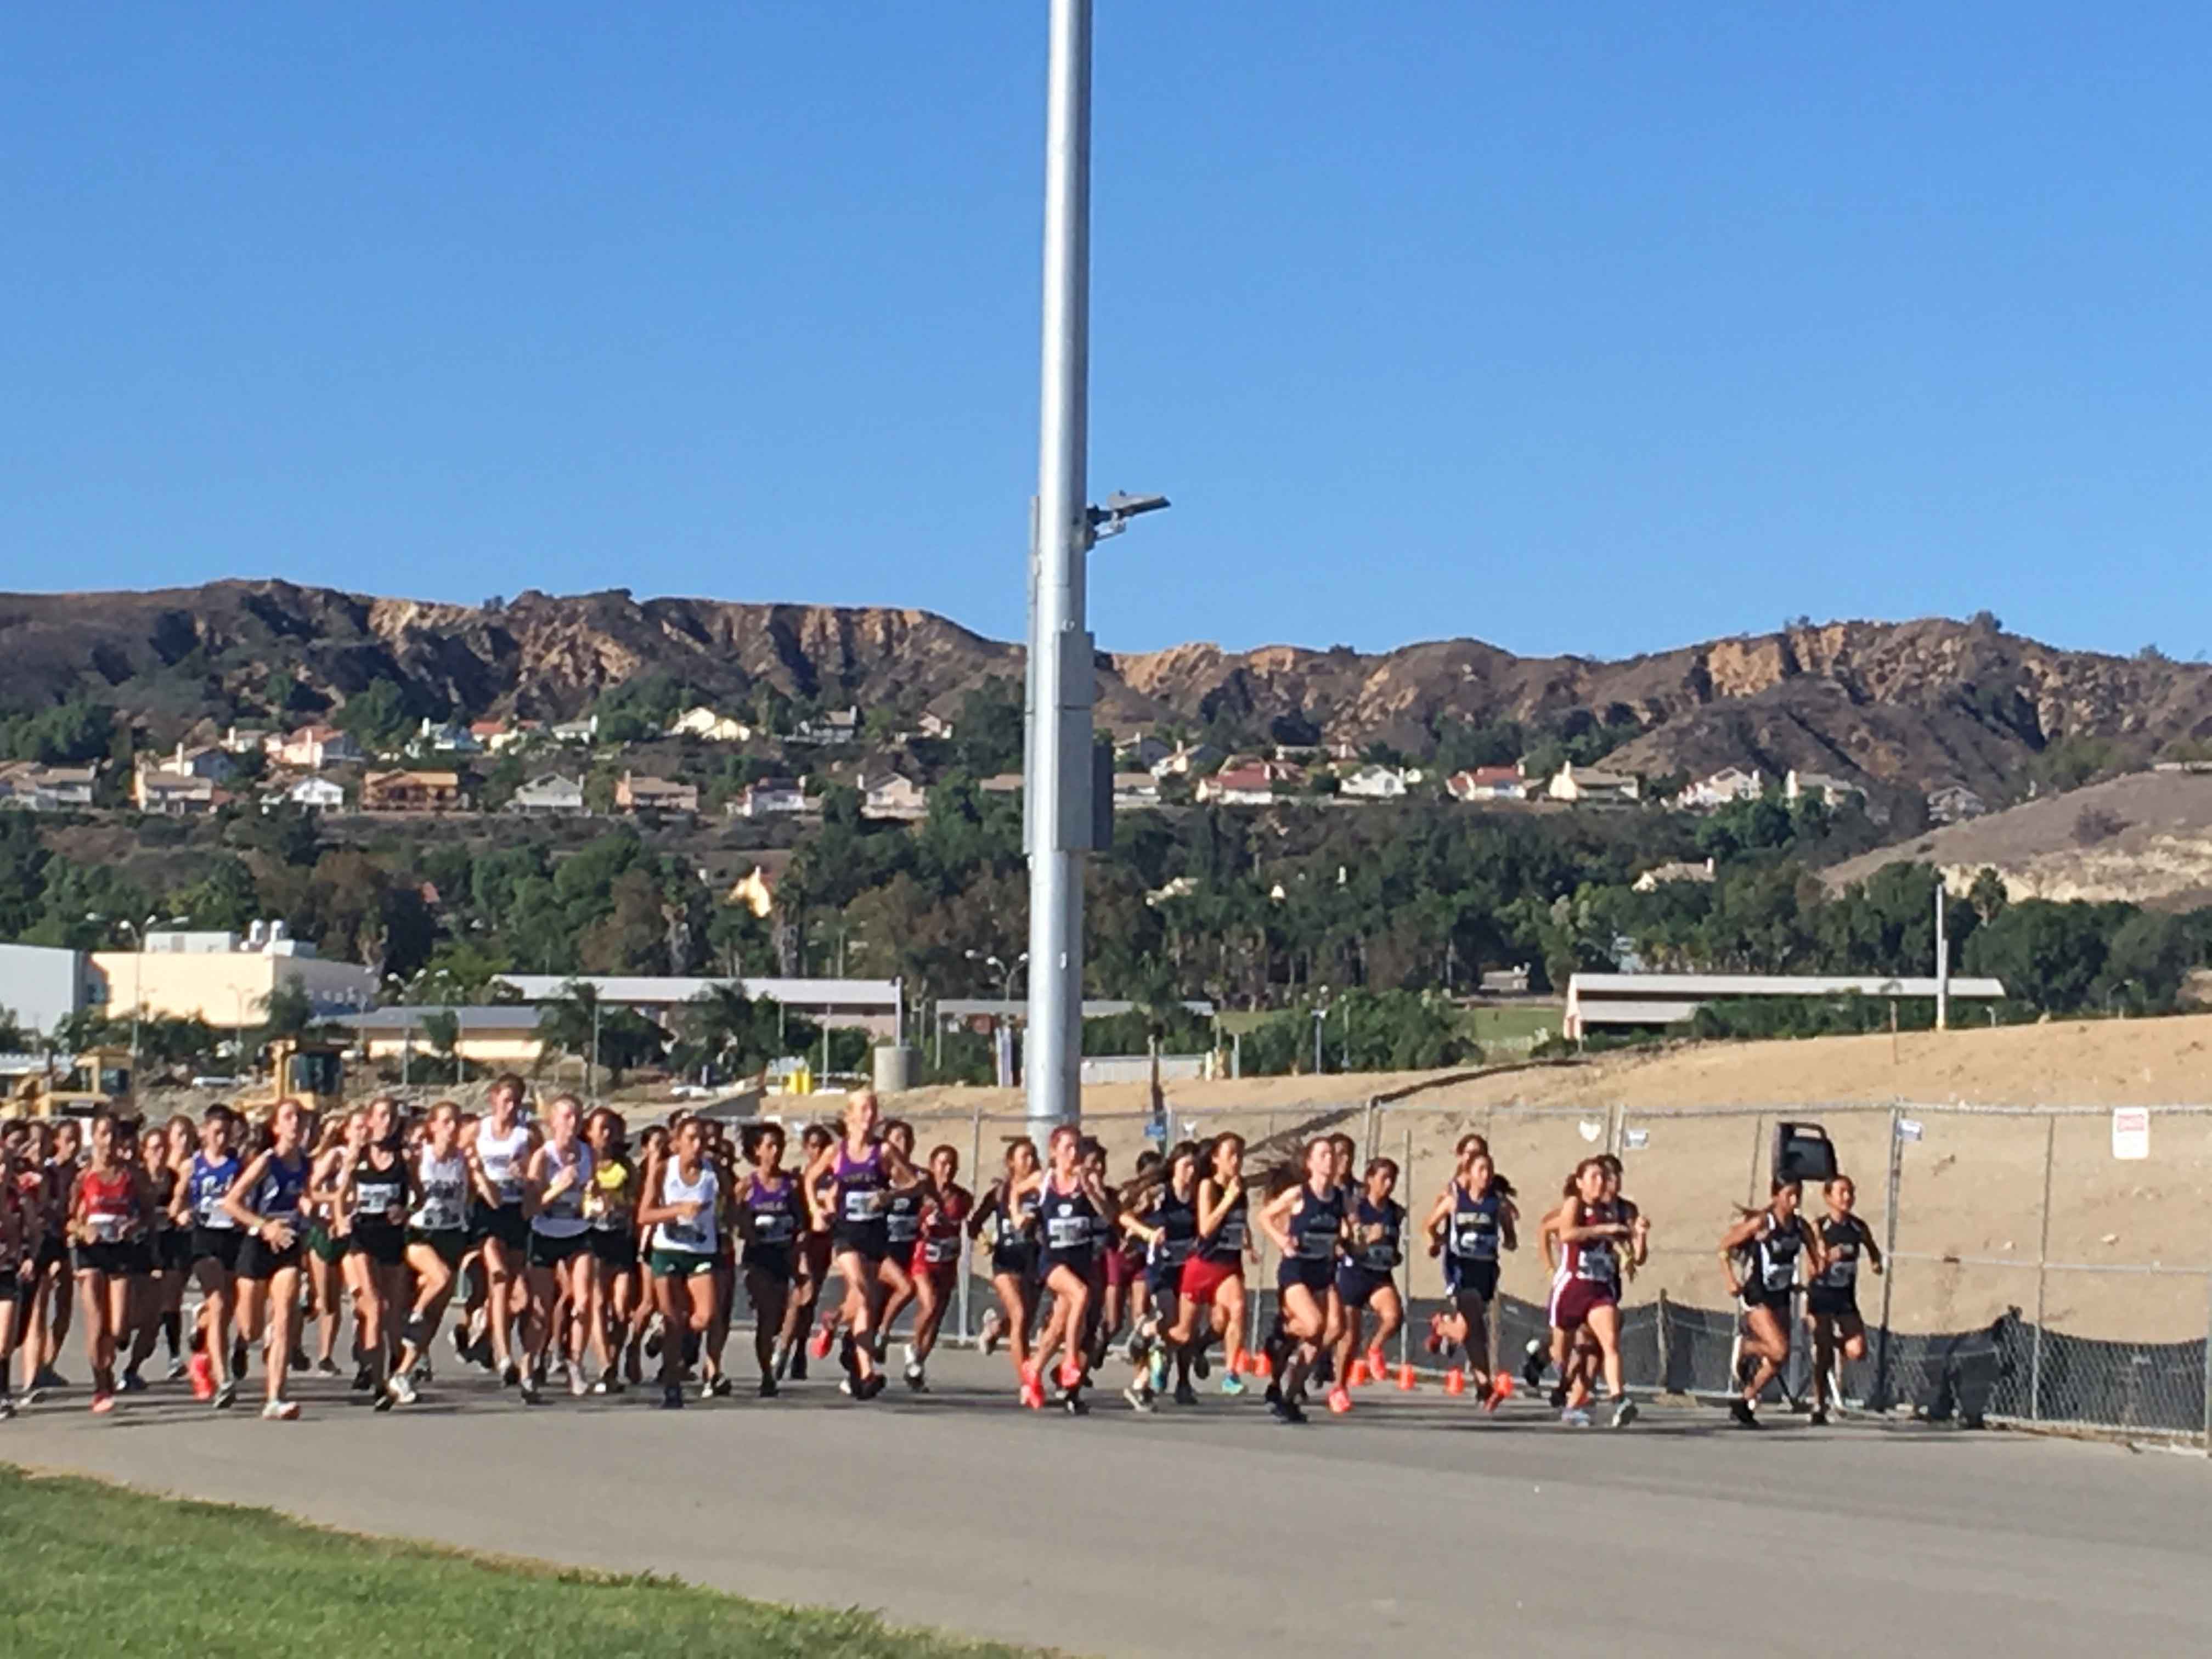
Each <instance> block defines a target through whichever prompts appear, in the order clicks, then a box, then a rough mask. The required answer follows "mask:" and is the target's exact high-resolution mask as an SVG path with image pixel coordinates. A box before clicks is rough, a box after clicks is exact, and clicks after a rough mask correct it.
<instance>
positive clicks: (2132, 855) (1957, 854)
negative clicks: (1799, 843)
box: [1821, 772, 2212, 910]
mask: <svg viewBox="0 0 2212 1659" xmlns="http://www.w3.org/2000/svg"><path fill="white" fill-rule="evenodd" d="M1900 859H1903V860H1911V861H1912V862H1914V863H1917V864H1934V865H1936V866H1940V867H1941V868H1942V870H1943V871H1944V872H1946V874H1947V875H1948V877H1949V878H1950V879H1951V881H1952V883H1953V884H1954V886H1959V887H1963V886H1964V885H1965V884H1966V883H1968V882H1971V881H1972V879H1973V876H1974V872H1977V871H1978V870H1983V869H1994V870H1995V871H1996V872H1997V873H1998V874H1999V875H2000V876H2002V877H2003V878H2004V884H2005V891H2006V893H2007V894H2008V896H2011V897H2013V898H2016V899H2021V898H2045V899H2087V900H2092V901H2103V900H2113V899H2118V900H2124V901H2125V902H2129V903H2131V904H2148V905H2154V906H2156V907H2158V908H2164V909H2175V910H2185V909H2191V908H2195V907H2197V906H2198V905H2201V904H2212V773H2192V772H2136V773H2132V774H2130V775H2128V776H2126V777H2120V778H2113V779H2111V780H2109V781H2106V782H2104V783H2097V784H2092V785H2090V786H2089V787H2087V788H2086V789H2070V790H2068V791H2066V792H2065V793H2063V794H2055V795H2046V796H2045V797H2043V798H2042V799H2038V800H2032V801H2028V802H2026V803H2024V804H2023V805H2019V806H2015V807H2012V808H2010V809H2009V810H2008V811H2002V812H1992V813H1990V815H1989V816H1988V817H1978V818H1970V819H1968V820H1967V821H1966V823H1954V824H1950V825H1948V826H1946V827H1945V828H1943V829H1937V830H1935V831H1932V832H1931V833H1929V834H1928V835H1925V836H1920V837H1918V838H1917V839H1916V840H1912V841H1910V842H1905V843H1904V844H1903V845H1901V846H1897V847H1887V848H1881V849H1879V850H1877V851H1875V852H1872V853H1867V854H1862V855H1860V856H1859V857H1857V858H1855V859H1850V860H1845V861H1844V862H1843V863H1841V864H1838V865H1834V866H1831V867H1830V868H1828V869H1826V870H1825V871H1823V872H1821V873H1822V875H1823V876H1824V877H1825V878H1826V880H1828V881H1829V882H1830V883H1831V884H1834V885H1836V886H1838V887H1840V886H1842V885H1844V884H1846V883H1850V882H1854V881H1864V880H1865V879H1866V878H1868V877H1869V876H1870V875H1872V874H1873V873H1874V872H1875V871H1876V870H1879V869H1880V868H1881V866H1883V865H1885V864H1888V863H1890V862H1892V861H1893V860H1900Z"/></svg>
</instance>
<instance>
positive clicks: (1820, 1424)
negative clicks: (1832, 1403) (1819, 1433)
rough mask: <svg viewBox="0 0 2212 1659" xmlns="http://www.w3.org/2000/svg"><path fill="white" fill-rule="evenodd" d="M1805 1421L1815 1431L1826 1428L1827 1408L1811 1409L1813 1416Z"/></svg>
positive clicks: (1817, 1407) (1816, 1407)
mask: <svg viewBox="0 0 2212 1659" xmlns="http://www.w3.org/2000/svg"><path fill="white" fill-rule="evenodd" d="M1807 1420H1808V1422H1810V1423H1811V1424H1812V1425H1813V1426H1814V1428H1816V1429H1825V1428H1826V1427H1827V1426H1828V1408H1827V1407H1825V1406H1815V1407H1814V1408H1813V1415H1812V1416H1811V1417H1810V1418H1809V1419H1807Z"/></svg>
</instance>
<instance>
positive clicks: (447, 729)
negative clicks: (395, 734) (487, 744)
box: [407, 714, 483, 755]
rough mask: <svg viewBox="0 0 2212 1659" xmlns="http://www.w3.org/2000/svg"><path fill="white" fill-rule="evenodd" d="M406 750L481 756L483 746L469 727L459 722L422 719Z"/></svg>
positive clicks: (420, 752) (421, 752) (426, 717)
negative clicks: (412, 740) (413, 738)
mask: <svg viewBox="0 0 2212 1659" xmlns="http://www.w3.org/2000/svg"><path fill="white" fill-rule="evenodd" d="M407 746H408V748H410V750H414V751H415V752H416V753H417V754H432V753H435V754H441V755H481V754H482V753H483V743H482V742H480V741H479V740H478V739H477V734H476V732H474V731H472V730H471V728H470V727H468V726H464V725H462V724H461V723H460V722H459V720H432V719H431V718H430V717H429V716H428V714H425V715H424V716H423V717H422V726H421V728H420V729H419V730H418V731H416V733H415V740H414V742H412V743H410V744H408V745H407Z"/></svg>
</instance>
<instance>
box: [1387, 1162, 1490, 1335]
mask: <svg viewBox="0 0 2212 1659" xmlns="http://www.w3.org/2000/svg"><path fill="white" fill-rule="evenodd" d="M1399 1167H1400V1168H1401V1169H1403V1170H1405V1172H1406V1175H1405V1179H1406V1181H1407V1183H1408V1186H1407V1197H1409V1198H1410V1197H1411V1196H1412V1195H1413V1193H1412V1188H1411V1184H1410V1183H1411V1182H1412V1181H1413V1125H1412V1124H1411V1123H1408V1124H1407V1126H1406V1161H1405V1163H1404V1164H1401V1165H1400V1166H1399ZM1407 1208H1408V1209H1409V1210H1410V1209H1411V1208H1412V1206H1410V1205H1409V1206H1407ZM1408 1242H1409V1243H1410V1241H1408ZM1411 1260H1412V1258H1411V1256H1410V1255H1409V1256H1408V1257H1407V1261H1408V1262H1409V1263H1410V1261H1411ZM1406 1288H1407V1290H1409V1291H1410V1290H1412V1289H1413V1268H1412V1267H1411V1266H1410V1265H1409V1266H1408V1267H1407V1270H1406ZM1492 1300H1493V1301H1494V1300H1496V1298H1495V1297H1492ZM1398 1363H1399V1364H1401V1365H1410V1364H1413V1313H1412V1311H1411V1310H1410V1309H1409V1310H1407V1314H1406V1317H1405V1318H1404V1319H1402V1320H1401V1321H1400V1322H1399V1324H1398Z"/></svg>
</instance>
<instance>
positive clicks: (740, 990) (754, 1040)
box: [683, 984, 778, 1077]
mask: <svg viewBox="0 0 2212 1659" xmlns="http://www.w3.org/2000/svg"><path fill="white" fill-rule="evenodd" d="M683 1030H684V1036H685V1038H686V1040H687V1043H688V1045H689V1046H690V1048H691V1049H692V1051H693V1052H694V1053H696V1055H697V1056H698V1058H699V1059H700V1060H702V1061H704V1062H705V1063H706V1064H708V1065H711V1066H720V1067H723V1068H725V1069H726V1070H727V1072H728V1073H729V1074H730V1075H731V1076H732V1077H743V1076H746V1075H748V1074H750V1073H752V1072H755V1071H757V1070H758V1069H760V1068H761V1067H762V1066H765V1065H767V1064H768V1062H769V1060H773V1059H775V1055H776V1052H777V1047H778V1045H777V1042H776V1036H775V1015H774V1013H773V1012H771V1011H770V1010H769V1007H768V1006H767V1005H766V1004H765V1003H763V1002H761V1001H758V1000H755V999H754V998H752V997H749V996H747V995H746V994H745V993H744V987H742V986H739V985H735V984H729V985H710V986H708V987H707V988H706V989H705V990H703V991H702V992H700V993H699V994H698V995H697V996H696V997H694V998H692V999H691V1000H690V1003H689V1004H687V1005H686V1006H685V1008H684V1021H683Z"/></svg>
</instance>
